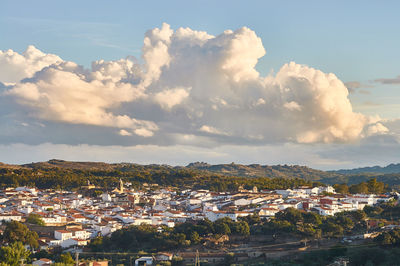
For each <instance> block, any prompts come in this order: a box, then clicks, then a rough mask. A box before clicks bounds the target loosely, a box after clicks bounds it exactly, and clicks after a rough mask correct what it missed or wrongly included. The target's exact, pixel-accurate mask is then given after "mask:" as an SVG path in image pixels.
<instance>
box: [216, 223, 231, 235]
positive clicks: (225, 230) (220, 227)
mask: <svg viewBox="0 0 400 266" xmlns="http://www.w3.org/2000/svg"><path fill="white" fill-rule="evenodd" d="M214 228H215V233H217V234H221V235H230V234H231V229H230V228H229V225H228V224H226V223H224V222H218V223H215V225H214Z"/></svg>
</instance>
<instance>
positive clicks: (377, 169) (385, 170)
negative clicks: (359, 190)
mask: <svg viewBox="0 0 400 266" xmlns="http://www.w3.org/2000/svg"><path fill="white" fill-rule="evenodd" d="M330 172H331V173H339V174H345V175H349V174H360V173H374V174H398V173H400V163H398V164H389V165H387V166H384V167H381V166H371V167H362V168H354V169H340V170H337V171H330Z"/></svg>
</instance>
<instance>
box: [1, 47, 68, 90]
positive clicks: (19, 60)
mask: <svg viewBox="0 0 400 266" xmlns="http://www.w3.org/2000/svg"><path fill="white" fill-rule="evenodd" d="M61 61H62V59H61V58H60V57H58V56H57V55H54V54H45V53H43V52H41V51H40V50H38V49H36V48H35V47H34V46H33V45H30V46H28V48H27V49H26V50H25V52H23V53H22V54H19V53H17V52H15V51H13V50H11V49H10V50H7V51H1V50H0V81H1V82H3V83H16V82H18V81H20V80H21V79H23V78H30V77H32V76H33V75H34V74H35V73H36V72H37V71H39V70H41V69H43V68H44V67H46V66H49V65H52V64H55V63H57V62H61Z"/></svg>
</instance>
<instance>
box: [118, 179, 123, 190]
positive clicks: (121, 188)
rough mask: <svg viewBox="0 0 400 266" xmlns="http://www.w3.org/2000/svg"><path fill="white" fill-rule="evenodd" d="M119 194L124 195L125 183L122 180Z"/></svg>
mask: <svg viewBox="0 0 400 266" xmlns="http://www.w3.org/2000/svg"><path fill="white" fill-rule="evenodd" d="M119 192H120V193H124V182H123V181H122V180H121V178H120V179H119Z"/></svg>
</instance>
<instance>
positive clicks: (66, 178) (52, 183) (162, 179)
mask: <svg viewBox="0 0 400 266" xmlns="http://www.w3.org/2000/svg"><path fill="white" fill-rule="evenodd" d="M120 178H121V179H123V180H124V181H126V182H130V183H131V184H132V186H133V187H141V186H142V185H143V184H145V183H148V184H158V185H161V186H174V187H180V188H186V187H187V188H195V189H210V190H213V191H235V190H237V189H238V188H239V186H244V187H245V188H252V187H254V186H257V188H259V189H286V188H295V187H298V186H304V185H308V186H313V185H317V184H313V182H310V181H306V180H304V179H300V178H292V179H289V178H267V177H259V178H246V177H233V176H224V175H218V174H214V173H207V172H202V171H196V170H193V169H186V168H173V167H165V166H158V165H155V166H137V167H136V166H132V165H130V166H127V167H125V168H120V169H119V170H103V169H93V170H82V169H68V168H60V167H52V168H47V167H35V168H19V169H9V168H0V187H1V188H5V187H15V186H35V187H38V188H40V189H47V188H62V189H75V188H80V187H81V186H83V185H85V184H86V183H87V181H88V180H89V181H90V182H91V183H92V184H95V185H96V186H99V187H102V188H105V189H106V190H107V189H111V188H114V187H115V185H116V184H118V181H119V179H120Z"/></svg>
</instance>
